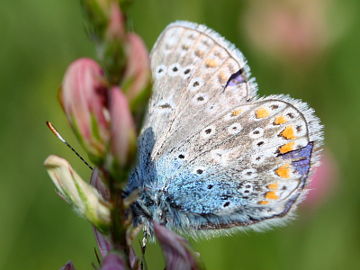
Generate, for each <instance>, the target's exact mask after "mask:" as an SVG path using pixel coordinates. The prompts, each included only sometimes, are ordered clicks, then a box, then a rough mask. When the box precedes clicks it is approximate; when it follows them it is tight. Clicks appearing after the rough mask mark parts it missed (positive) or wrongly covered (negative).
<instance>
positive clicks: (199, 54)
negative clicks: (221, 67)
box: [195, 50, 205, 58]
mask: <svg viewBox="0 0 360 270" xmlns="http://www.w3.org/2000/svg"><path fill="white" fill-rule="evenodd" d="M204 54H205V53H204V52H203V51H200V50H196V51H195V55H196V56H197V57H200V58H202V57H203V56H204Z"/></svg>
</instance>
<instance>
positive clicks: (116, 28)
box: [107, 1, 125, 40]
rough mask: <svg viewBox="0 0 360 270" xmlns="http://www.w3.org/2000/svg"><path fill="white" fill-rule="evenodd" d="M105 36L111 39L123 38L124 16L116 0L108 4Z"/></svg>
mask: <svg viewBox="0 0 360 270" xmlns="http://www.w3.org/2000/svg"><path fill="white" fill-rule="evenodd" d="M107 36H108V38H110V39H112V40H114V39H116V40H123V39H124V38H125V18H124V15H123V13H122V12H121V9H120V5H119V4H118V3H117V2H116V1H113V2H112V3H111V5H110V10H109V25H108V28H107Z"/></svg>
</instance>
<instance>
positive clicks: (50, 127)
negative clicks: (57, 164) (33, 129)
mask: <svg viewBox="0 0 360 270" xmlns="http://www.w3.org/2000/svg"><path fill="white" fill-rule="evenodd" d="M46 125H47V126H48V128H49V129H50V131H51V132H52V133H53V134H54V135H55V136H56V137H57V138H58V139H59V140H60V141H62V142H63V143H64V144H65V145H66V146H67V147H69V148H70V149H71V151H73V152H74V153H75V155H77V156H78V158H80V159H81V161H82V162H84V163H85V165H86V166H88V167H89V169H90V170H93V167H91V165H90V164H89V163H88V162H87V161H86V160H85V159H84V158H83V157H82V156H81V155H80V154H79V153H78V152H77V151H76V150H75V149H74V147H72V146H71V145H70V144H69V143H68V142H67V141H66V140H65V139H64V138H63V137H62V136H61V135H60V133H59V132H58V131H57V130H56V128H55V127H54V125H53V124H52V123H51V122H49V121H47V122H46Z"/></svg>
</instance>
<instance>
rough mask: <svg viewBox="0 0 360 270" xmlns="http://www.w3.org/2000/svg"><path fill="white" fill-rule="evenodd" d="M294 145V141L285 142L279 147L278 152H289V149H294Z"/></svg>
mask: <svg viewBox="0 0 360 270" xmlns="http://www.w3.org/2000/svg"><path fill="white" fill-rule="evenodd" d="M294 145H295V142H289V143H287V144H284V145H283V146H280V147H279V152H280V153H281V154H285V153H287V152H290V151H292V150H294Z"/></svg>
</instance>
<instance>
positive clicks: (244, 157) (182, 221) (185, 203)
mask: <svg viewBox="0 0 360 270" xmlns="http://www.w3.org/2000/svg"><path fill="white" fill-rule="evenodd" d="M151 71H152V75H153V81H154V84H153V94H152V97H151V99H150V101H149V105H148V109H147V114H146V116H145V120H144V124H143V128H142V131H141V134H140V137H139V140H138V147H139V148H138V161H137V165H136V167H135V169H134V170H133V172H132V173H131V177H130V180H129V184H128V186H127V189H126V193H127V194H130V193H131V192H132V191H134V190H137V191H138V194H139V196H138V198H137V200H136V202H135V203H133V204H132V206H131V214H132V216H133V221H134V224H135V225H140V224H142V225H144V226H145V228H148V230H149V231H151V230H152V229H151V228H152V222H158V223H160V224H162V225H164V226H166V227H168V228H170V229H173V230H175V231H179V232H182V233H186V234H188V235H192V236H204V235H205V236H211V235H216V234H218V233H223V232H225V233H227V232H232V231H234V230H239V229H244V228H253V229H263V228H267V227H271V226H273V225H278V224H282V223H283V221H284V220H287V219H289V218H291V217H292V216H293V213H294V210H295V208H296V207H297V205H298V204H299V202H301V201H302V200H303V199H304V196H305V194H306V186H307V185H308V182H309V178H310V176H311V174H312V172H313V170H314V168H315V167H316V166H317V165H318V163H319V162H318V161H319V154H320V151H321V145H322V141H323V137H322V126H321V124H320V121H319V119H318V118H317V117H316V116H315V115H314V110H313V109H311V108H309V107H308V105H307V104H306V103H303V102H301V101H299V100H296V99H292V98H290V97H289V96H286V95H272V96H267V97H258V96H257V90H258V87H257V84H256V82H255V79H254V78H251V74H250V69H249V66H248V65H247V62H246V60H245V58H244V56H243V55H242V53H241V52H240V51H239V50H238V49H236V48H235V46H234V45H232V44H231V43H230V42H228V41H226V40H225V39H224V38H223V37H221V36H220V35H219V34H217V33H216V32H214V31H213V30H211V29H209V28H207V27H206V26H204V25H198V24H195V23H191V22H185V21H178V22H175V23H172V24H170V25H168V26H167V27H166V29H165V30H164V31H163V32H162V34H161V35H160V36H159V38H158V40H157V41H156V43H155V45H154V48H153V49H152V52H151Z"/></svg>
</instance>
